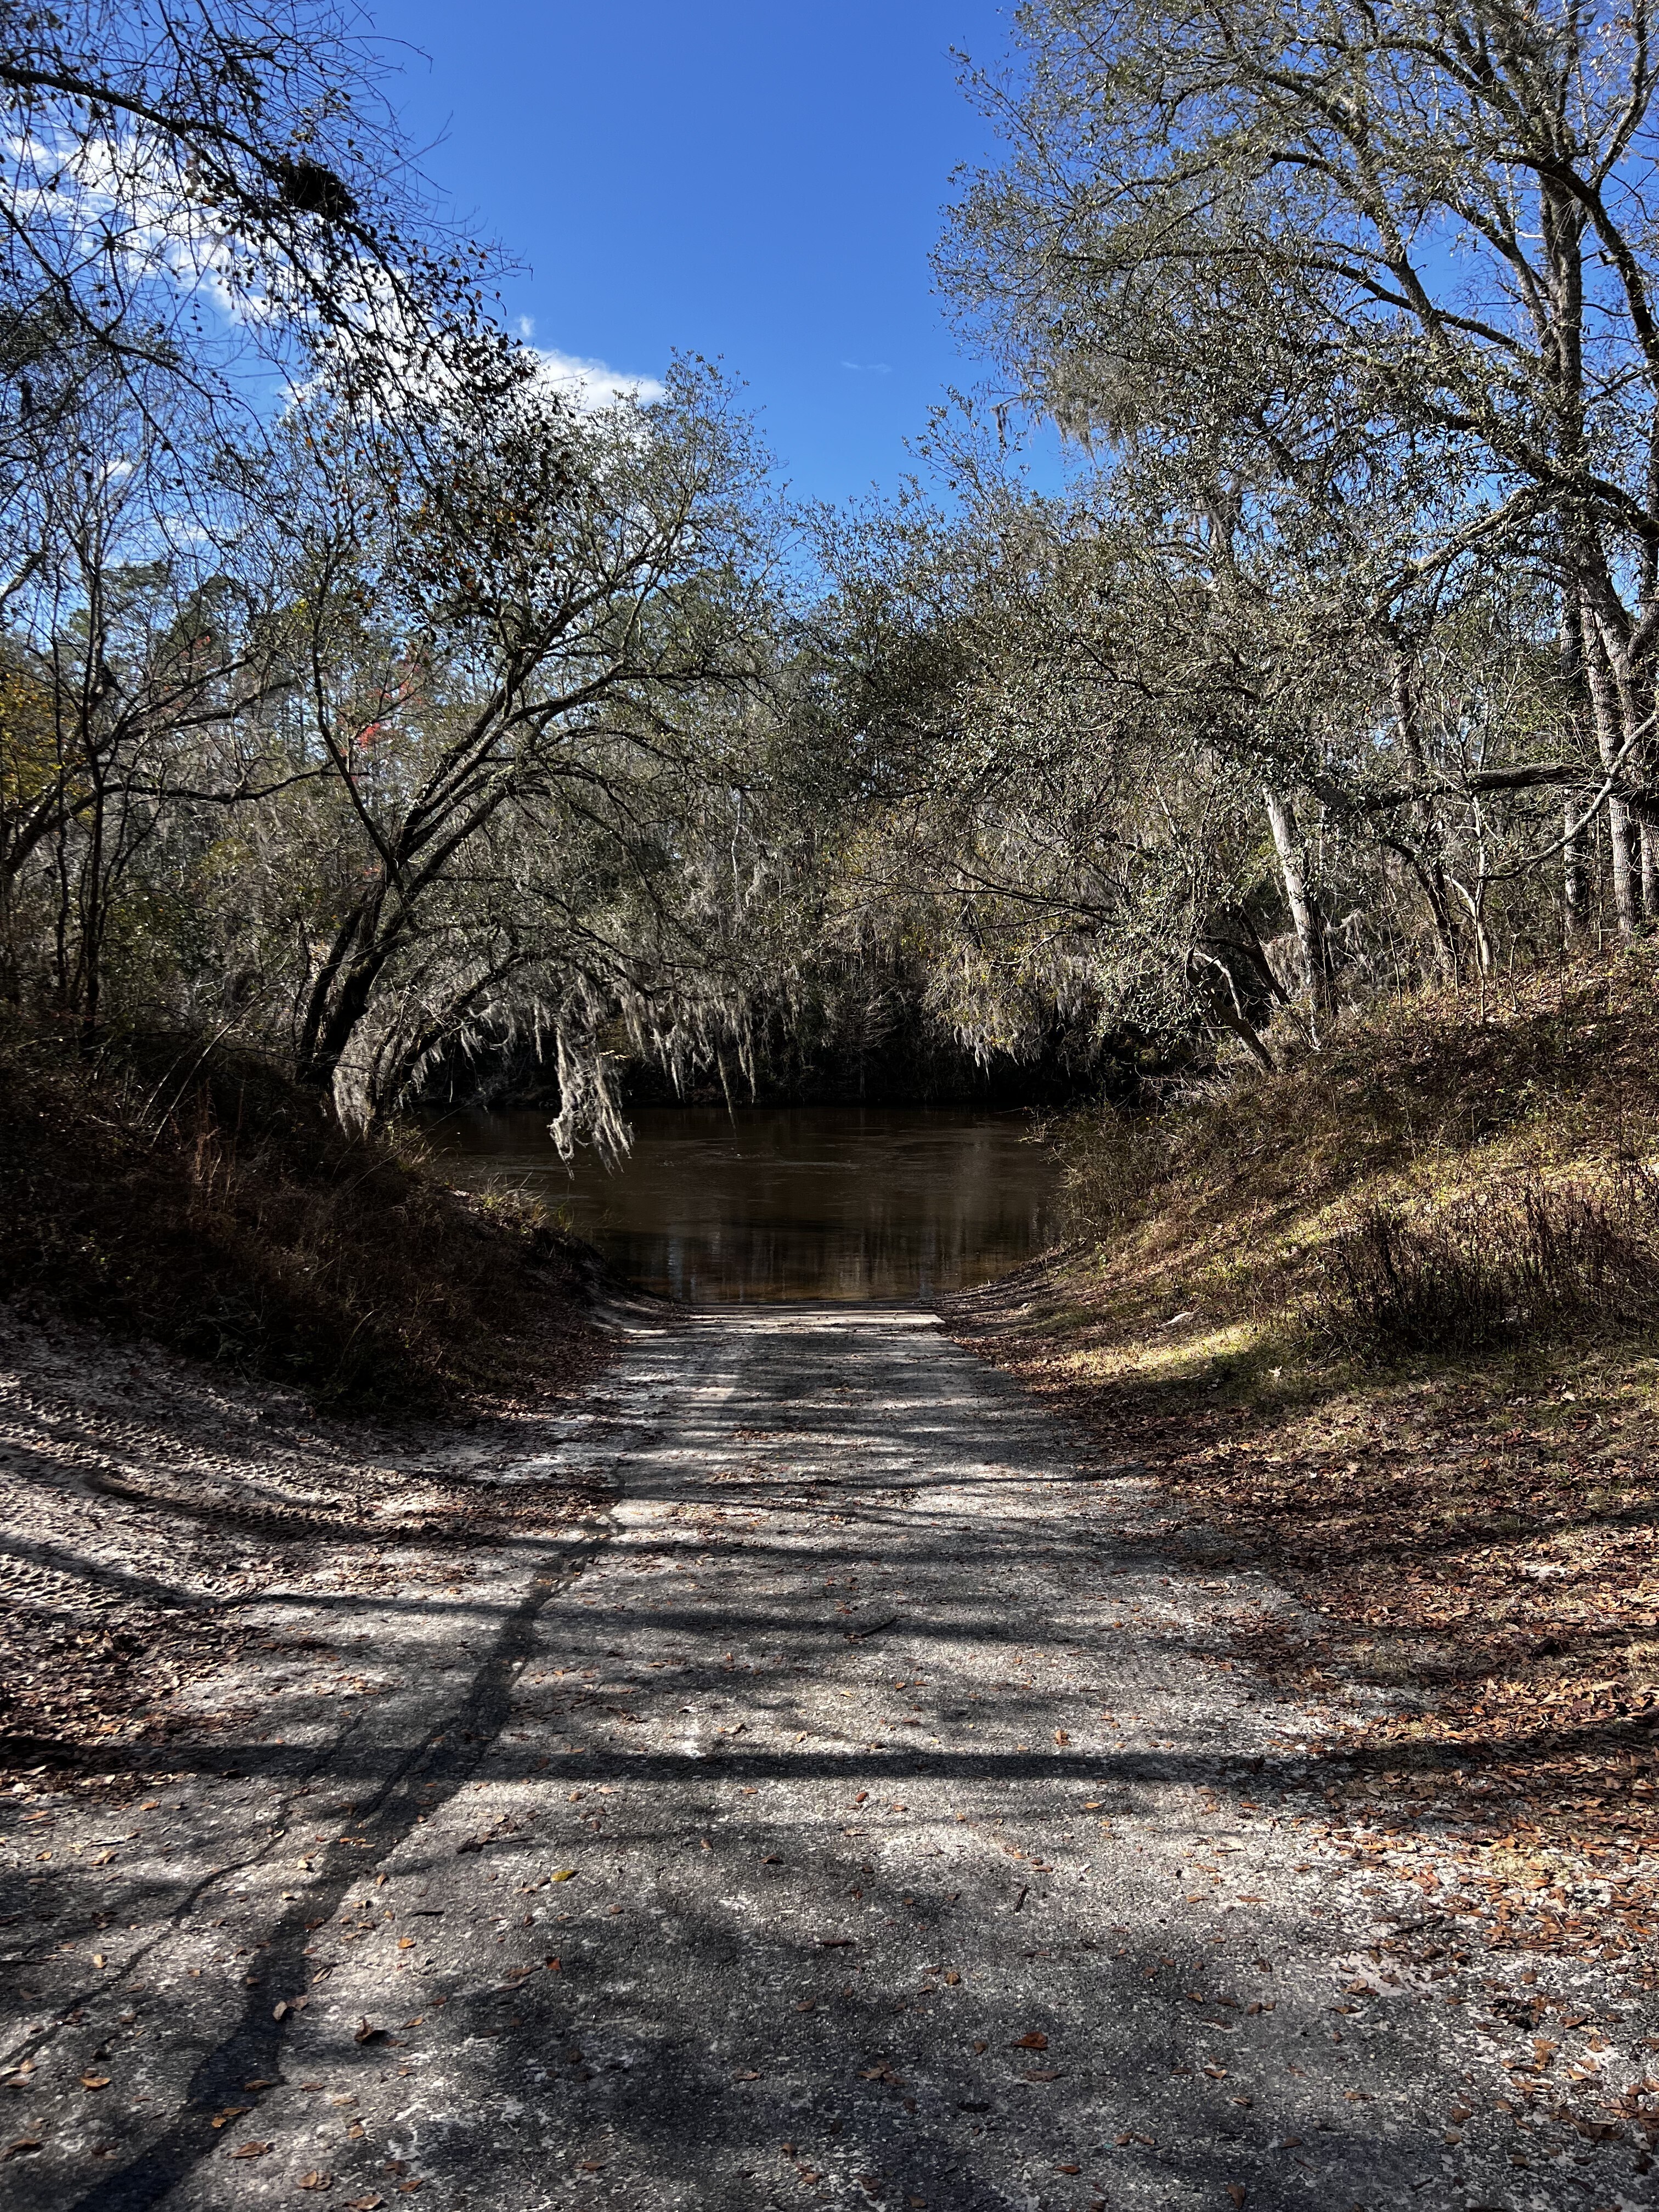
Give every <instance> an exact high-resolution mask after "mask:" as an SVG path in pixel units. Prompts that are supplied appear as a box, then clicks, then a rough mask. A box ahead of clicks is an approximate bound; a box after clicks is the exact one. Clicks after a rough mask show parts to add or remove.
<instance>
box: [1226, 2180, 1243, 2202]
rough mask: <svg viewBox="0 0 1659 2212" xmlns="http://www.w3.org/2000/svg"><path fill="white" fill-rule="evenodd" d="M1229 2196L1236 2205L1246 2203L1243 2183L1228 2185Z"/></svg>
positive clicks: (1232, 2182) (1236, 2182) (1230, 2183)
mask: <svg viewBox="0 0 1659 2212" xmlns="http://www.w3.org/2000/svg"><path fill="white" fill-rule="evenodd" d="M1227 2194H1228V2196H1229V2197H1231V2198H1232V2200H1233V2203H1235V2204H1242V2203H1243V2202H1244V2185H1243V2182H1242V2181H1230V2182H1229V2183H1228V2184H1227Z"/></svg>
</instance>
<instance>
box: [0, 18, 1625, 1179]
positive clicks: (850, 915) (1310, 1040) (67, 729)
mask: <svg viewBox="0 0 1659 2212" xmlns="http://www.w3.org/2000/svg"><path fill="white" fill-rule="evenodd" d="M3 27H4V28H3V39H0V99H3V101H4V103H5V107H6V119H7V129H6V132H5V136H4V141H3V154H0V210H3V214H4V224H3V246H0V994H3V998H4V1000H5V1001H6V1002H7V1003H8V1004H9V1006H10V1007H11V1009H12V1010H13V1012H14V1013H15V1015H17V1016H18V1017H19V1018H24V1019H27V1020H28V1021H29V1022H31V1023H34V1024H44V1025H45V1026H46V1028H47V1029H49V1030H52V1032H53V1033H55V1034H57V1035H58V1036H62V1037H63V1038H64V1039H65V1040H67V1041H70V1042H73V1043H75V1044H76V1047H77V1048H88V1047H95V1045H96V1043H97V1042H98V1040H100V1038H102V1037H104V1036H107V1035H109V1034H111V1033H112V1032H117V1031H119V1030H122V1029H123V1028H126V1029H129V1030H131V1029H138V1030H166V1029H176V1030H180V1031H185V1032H189V1033H192V1034H195V1033H200V1034H202V1035H204V1036H234V1037H235V1038H236V1039H237V1040H238V1041H239V1042H240V1043H241V1044H243V1045H246V1046H247V1047H249V1048H253V1049H256V1050H258V1051H259V1052H261V1053H263V1054H265V1055H267V1056H268V1057H270V1059H272V1060H275V1061H276V1062H278V1063H279V1064H280V1065H281V1066H283V1068H284V1069H285V1070H286V1071H287V1072H288V1073H289V1074H291V1075H292V1076H293V1077H294V1078H295V1079H296V1080H297V1081H299V1082H300V1083H301V1085H306V1086H308V1087H309V1088H310V1089H311V1090H312V1091H313V1092H314V1094H315V1095H316V1096H317V1097H318V1098H319V1101H320V1102H321V1103H323V1104H324V1105H325V1108H326V1109H327V1110H328V1111H330V1112H331V1113H332V1114H333V1115H336V1116H337V1117H338V1118H339V1119H341V1120H342V1121H344V1122H346V1123H347V1124H348V1125H349V1126H357V1125H361V1124H362V1123H365V1122H368V1121H374V1120H377V1119H380V1118H383V1117H385V1116H387V1115H393V1114H395V1113H397V1112H398V1111H400V1110H402V1109H405V1108H407V1107H408V1106H410V1104H411V1103H414V1102H416V1101H417V1100H418V1099H419V1098H420V1097H422V1095H423V1092H424V1091H425V1090H427V1089H428V1088H429V1086H430V1085H431V1084H432V1083H433V1082H434V1081H435V1079H436V1078H437V1076H438V1074H439V1073H441V1072H447V1079H452V1080H453V1077H454V1072H455V1070H456V1069H457V1067H458V1066H460V1067H464V1066H467V1065H470V1064H480V1063H483V1062H486V1061H488V1060H489V1058H490V1057H491V1055H500V1054H501V1053H503V1052H505V1051H507V1050H508V1049H509V1048H513V1046H515V1045H524V1044H528V1045H529V1046H530V1047H531V1048H532V1049H533V1050H534V1052H535V1053H536V1054H538V1055H539V1056H540V1057H541V1058H542V1059H543V1060H545V1062H546V1063H547V1064H548V1065H549V1066H550V1067H551V1068H552V1070H553V1071H554V1073H555V1076H556V1083H557V1088H558V1095H559V1120H558V1123H557V1128H558V1133H559V1135H560V1137H561V1140H562V1142H564V1143H565V1144H567V1145H574V1144H576V1143H579V1142H582V1141H596V1142H599V1144H601V1145H602V1146H606V1147H609V1148H614V1147H616V1146H620V1145H622V1144H623V1143H624V1142H625V1129H624V1124H623V1114H622V1108H621V1094H620V1091H619V1080H620V1077H621V1074H622V1072H623V1069H624V1068H625V1066H627V1065H628V1064H629V1063H630V1062H641V1061H650V1062H653V1063H654V1064H655V1065H656V1066H659V1068H661V1069H662V1070H664V1071H665V1073H666V1075H667V1077H668V1078H669V1079H671V1080H672V1081H674V1082H678V1083H684V1082H685V1081H686V1080H688V1079H690V1078H691V1077H693V1076H695V1075H698V1074H707V1073H709V1072H710V1071H712V1072H714V1073H715V1074H716V1075H717V1076H718V1078H719V1079H720V1081H722V1082H725V1083H726V1084H728V1085H729V1084H730V1083H732V1081H734V1080H735V1081H738V1082H741V1081H742V1080H744V1079H745V1078H748V1079H751V1080H752V1079H756V1078H757V1073H759V1072H761V1071H762V1070H763V1066H764V1063H765V1061H766V1059H767V1056H768V1054H769V1053H771V1052H775V1050H776V1049H777V1040H778V1039H779V1038H780V1037H781V1036H782V1037H787V1036H789V1035H791V1034H793V1033H799V1032H801V1031H802V1030H804V1029H805V1028H811V1029H813V1030H814V1032H815V1033H816V1034H817V1035H819V1036H823V1037H825V1038H827V1039H828V1041H829V1049H830V1050H832V1051H833V1050H834V1049H835V1048H836V1045H837V1041H838V1040H839V1042H840V1043H841V1044H842V1045H844V1046H847V1047H848V1048H850V1046H851V1042H852V1041H853V1040H854V1039H859V1040H864V1041H866V1042H867V1041H868V1040H869V1039H871V1038H872V1037H875V1038H879V1037H880V1036H883V1035H884V1034H892V1033H893V1032H895V1031H896V1030H899V1029H902V1028H903V1027H905V1026H906V1025H912V1026H914V1025H915V1024H924V1025H931V1027H932V1029H933V1030H934V1031H936V1032H938V1033H939V1034H940V1035H942V1036H948V1037H949V1038H951V1039H952V1040H954V1042H955V1044H956V1046H957V1048H958V1049H959V1050H960V1051H961V1052H962V1053H963V1054H965V1055H968V1056H970V1057H972V1058H975V1059H977V1060H979V1061H980V1062H981V1064H982V1065H987V1066H988V1065H994V1064H1000V1065H1005V1066H1034V1065H1035V1064H1036V1063H1039V1062H1041V1063H1044V1064H1049V1065H1053V1064H1059V1065H1062V1066H1066V1067H1067V1068H1069V1069H1070V1070H1071V1071H1072V1073H1073V1077H1074V1079H1075V1080H1076V1082H1077V1083H1078V1085H1079V1086H1085V1085H1099V1084H1101V1083H1103V1082H1104V1083H1110V1082H1112V1081H1115V1080H1117V1079H1120V1078H1122V1077H1124V1076H1125V1074H1126V1072H1127V1076H1129V1077H1137V1076H1138V1077H1145V1076H1146V1075H1147V1074H1149V1073H1150V1074H1152V1075H1154V1076H1156V1075H1158V1074H1159V1073H1163V1072H1165V1071H1169V1070H1171V1069H1175V1070H1179V1069H1181V1068H1182V1067H1187V1066H1202V1065H1207V1064H1209V1062H1210V1061H1211V1060H1213V1058H1214V1056H1215V1054H1216V1053H1217V1051H1218V1049H1223V1050H1231V1049H1237V1050H1240V1051H1243V1053H1245V1054H1248V1055H1249V1056H1250V1057H1251V1058H1252V1059H1253V1060H1255V1061H1256V1062H1258V1063H1261V1064H1263V1065H1267V1064H1271V1063H1272V1062H1273V1060H1275V1058H1276V1057H1277V1056H1278V1055H1279V1053H1280V1052H1281V1051H1282V1049H1283V1044H1282V1042H1281V1041H1282V1040H1283V1039H1285V1038H1291V1039H1294V1040H1296V1041H1297V1044H1298V1046H1302V1047H1317V1045H1318V1044H1319V1042H1320V1041H1321V1040H1322V1037H1323V1036H1325V1035H1326V1034H1327V1032H1328V1030H1329V1029H1330V1027H1331V1025H1332V1024H1334V1023H1335V1022H1337V1021H1339V1020H1340V1018H1342V1015H1343V1012H1344V1010H1345V1008H1348V1007H1352V1006H1356V1005H1358V1004H1359V1003H1361V1002H1363V1001H1364V1000H1366V999H1367V998H1368V997H1370V996H1372V995H1374V994H1376V993H1377V992H1379V991H1383V990H1388V989H1394V988H1399V987H1405V986H1407V985H1412V986H1415V985H1417V984H1419V983H1422V982H1425V981H1433V980H1436V979H1441V980H1444V981H1449V982H1460V983H1461V982H1463V981H1468V980H1478V979H1479V978H1480V977H1481V976H1482V975H1486V974H1487V973H1489V972H1490V971H1491V970H1492V969H1493V968H1494V967H1495V966H1496V965H1498V964H1500V963H1514V962H1516V960H1520V961H1522V962H1524V963H1536V962H1541V961H1553V960H1554V959H1556V958H1557V957H1560V956H1561V955H1562V954H1563V953H1564V952H1565V951H1568V950H1570V949H1571V948H1572V947H1573V946H1574V945H1577V944H1580V943H1583V942H1587V941H1590V940H1594V939H1601V938H1603V937H1606V936H1608V935H1613V936H1618V935H1624V936H1629V935H1631V934H1632V933H1636V932H1638V931H1642V930H1646V929H1649V928H1650V927H1652V926H1653V924H1654V923H1655V921H1659V788H1656V782H1655V775H1654V760H1655V757H1656V741H1655V728H1654V723H1655V677H1656V655H1659V307H1656V303H1655V301H1654V296H1653V293H1654V282H1655V275H1656V266H1655V252H1654V237H1655V234H1654V228H1653V220H1652V214H1651V207H1650V198H1651V193H1652V190H1653V158H1654V152H1655V143H1654V129H1653V114H1652V102H1653V94H1654V64H1653V62H1652V60H1651V58H1650V41H1649V27H1648V24H1647V21H1646V13H1645V9H1644V7H1643V6H1642V5H1639V4H1638V5H1630V6H1619V7H1606V6H1588V7H1587V6H1577V5H1564V4H1550V5H1547V6H1543V7H1535V6H1514V7H1511V6H1508V5H1488V4H1485V0H1482V4H1479V5H1473V6H1468V7H1463V8H1461V9H1455V10H1452V11H1450V12H1448V11H1446V10H1445V9H1439V8H1429V7H1426V6H1425V7H1419V6H1417V5H1415V4H1407V5H1398V6H1393V7H1389V8H1388V9H1383V10H1381V11H1379V10H1378V9H1376V8H1374V7H1370V6H1364V7H1362V6H1359V5H1352V6H1349V5H1346V4H1345V0H1334V4H1322V5H1320V6H1319V7H1313V6H1307V7H1303V6H1301V5H1299V4H1297V0H1289V3H1288V4H1273V5H1272V6H1267V5H1263V6H1261V7H1253V6H1245V7H1242V8H1238V7H1232V6H1223V7H1221V8H1219V9H1217V8H1214V7H1206V8H1205V9H1187V8H1183V7H1182V6H1181V5H1179V4H1161V0H1133V3H1132V4H1131V0H1123V3H1122V4H1103V5H1102V4H1084V3H1083V0H1033V4H1031V5H1028V6H1026V7H1024V8H1023V9H1020V10H1019V12H1018V15H1017V17H1016V19H1015V22H1014V26H1013V38H1012V48H1011V52H1010V54H1009V56H1008V57H1007V58H1006V60H1005V62H1004V63H1003V64H1000V66H999V67H998V68H997V69H995V70H987V71H981V72H976V73H972V74H970V76H969V79H968V87H969V91H970V93H971V94H973V96H975V98H977V99H978V100H980V101H981V103H982V104H983V105H984V106H985V108H986V110H987V112H988V114H989V115H990V117H991V118H992V120H993V122H994V125H995V126H996V129H997V131H998V132H999V133H1000V144H1001V149H1002V151H1001V155H1000V159H999V160H998V161H996V162H995V163H994V164H993V165H992V166H990V167H987V168H986V169H985V170H984V171H983V172H982V173H980V174H978V175H976V176H974V177H971V178H969V179H967V180H966V181H965V183H963V185H962V186H961V188H960V190H959V193H958V197H957V204H956V205H955V206H954V208H953V209H952V210H951V216H950V218H949V222H948V226H947V228H946V231H945V236H944V238H943V239H942V240H941V242H940V245H939V251H938V254H937V257H936V269H937V275H938V281H939V288H940V291H941V295H942V297H943V299H944V301H945V304H946V306H947V307H948V308H949V310H950V311H951V313H953V314H954V315H955V317H956V318H957V322H958V325H959V327H960V330H961V332H962V335H963V343H964V347H965V349H967V350H968V352H969V355H970V356H971V357H972V358H973V360H974V361H975V362H976V364H977V367H976V368H975V375H976V377H977V382H975V383H974V384H973V386H972V388H971V389H970V390H969V392H967V393H966V395H965V396H964V397H963V398H960V399H959V400H958V401H957V402H956V403H955V404H953V405H952V406H951V408H950V409H948V410H943V411H942V412H941V414H940V415H939V417H938V418H937V419H936V421H935V422H934V423H933V425H932V427H931V429H930V430H929V431H928V433H927V436H926V438H925V439H924V440H923V441H922V447H921V450H922V453H923V455H924V458H925V460H926V464H927V476H926V477H925V479H924V481H923V483H920V484H912V485H911V486H909V487H908V488H907V489H906V490H905V491H904V492H903V493H902V495H900V496H898V497H896V498H895V499H893V500H891V501H885V502H881V501H878V502H875V503H873V504H871V505H867V506H865V507H853V508H848V509H846V510H842V511H839V512H829V511H823V510H814V511H805V510H800V509H796V508H791V507H790V506H789V503H788V501H787V495H786V494H785V493H784V492H783V491H782V490H781V489H780V487H779V484H778V483H777V478H776V471H775V469H774V466H773V465H772V463H771V460H770V459H769V455H768V454H767V453H766V452H765V450H764V448H763V445H762V443H761V441H759V439H758V437H757V434H756V431H755V429H754V427H753V424H752V422H751V421H750V418H749V416H748V415H747V413H746V411H745V409H744V404H743V402H742V398H741V394H740V391H739V390H738V387H737V386H735V385H734V383H733V381H732V379H731V377H730V376H729V374H727V373H726V371H724V370H723V369H721V368H718V367H715V366H713V365H711V364H709V363H708V362H702V361H699V360H696V359H686V360H684V361H682V362H679V363H678V364H677V365H676V367H675V368H673V370H672V371H671V374H669V375H668V376H667V378H666V379H665V384H664V386H663V387H662V390H661V394H660V396H659V397H649V398H647V397H639V396H635V397H630V396H628V395H627V394H625V393H623V394H620V395H617V396H615V397H614V398H613V397H609V396H607V398H606V399H605V404H593V403H592V400H591V399H586V398H582V397H581V396H580V395H578V394H574V393H573V392H572V390H571V389H570V388H569V387H568V386H567V385H562V384H561V383H560V382H559V381H558V380H556V378H555V377H554V376H553V375H552V374H550V372H549V369H548V366H547V364H546V363H545V362H544V361H543V359H542V358H541V356H538V354H537V353H536V352H535V350H534V349H533V348H532V347H530V346H529V345H528V344H526V343H522V342H520V341H519V340H517V339H514V338H513V337H510V336H509V335H508V334H507V332H506V331H505V330H504V329H503V328H502V327H501V323H500V320H499V318H498V316H497V314H496V312H495V303H494V300H493V296H492V291H491V287H492V283H493V281H494V279H493V271H494V266H495V264H494V260H493V257H492V253H491V252H490V251H489V249H488V248H487V247H484V246H478V245H477V244H475V243H473V242H471V241H470V240H466V239H465V238H463V237H461V236H459V235H458V234H452V233H451V232H450V231H449V230H447V228H446V227H445V226H444V224H443V223H441V222H440V221H439V220H438V218H437V216H436V215H435V211H434V204H433V202H432V198H431V196H430V194H429V193H428V191H426V188H425V187H424V186H423V185H422V182H421V180H420V178H419V176H418V173H417V172H416V170H415V168H414V167H413V166H412V164H411V161H410V156H409V154H408V151H407V149H406V148H405V147H404V144H403V143H402V141H401V139H400V137H399V135H398V130H397V127H396V123H395V118H394V114H393V111H392V107H391V106H390V104H389V101H388V99H387V94H386V83H385V80H384V76H383V74H382V71H381V68H380V63H379V61H378V59H377V55H376V50H375V49H374V47H373V46H371V45H370V44H369V43H368V41H367V40H365V38H364V37H363V36H362V33H361V32H360V29H359V27H358V26H357V22H356V18H355V17H354V16H353V15H350V14H349V12H345V11H341V10H337V9H334V8H332V7H330V6H326V5H312V4H303V3H302V4H294V5H284V6H282V7H275V8H273V7H258V6H243V5H239V4H235V0H185V4H183V5H178V6H173V5H170V6H167V7H166V8H161V7H156V6H153V5H140V6H136V7H124V8H113V7H106V6H103V5H93V4H79V5H70V6H68V7H63V8H57V9H51V10H46V9H32V8H26V7H9V8H7V9H5V10H4V13H3ZM1045 424H1046V425H1052V426H1057V427H1058V428H1059V430H1060V432H1061V433H1062V434H1063V435H1064V438H1065V440H1066V449H1067V452H1068V453H1069V455H1070V459H1069V462H1068V464H1067V466H1066V471H1065V478H1064V488H1063V489H1060V490H1049V491H1039V490H1037V489H1034V488H1033V485H1032V482H1031V479H1030V476H1029V474H1028V473H1027V472H1026V471H1025V469H1024V465H1023V456H1024V441H1025V439H1026V436H1027V435H1028V433H1030V431H1032V430H1034V429H1036V428H1039V427H1040V426H1042V425H1045ZM1114 1071H1115V1073H1114Z"/></svg>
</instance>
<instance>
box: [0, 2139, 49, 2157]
mask: <svg viewBox="0 0 1659 2212" xmlns="http://www.w3.org/2000/svg"><path fill="white" fill-rule="evenodd" d="M39 2149H40V2136H18V2137H17V2138H16V2140H15V2142H9V2143H8V2144H7V2145H6V2148H4V2150H3V2151H0V2159H7V2158H27V2156H28V2154H29V2153H30V2152H31V2151H32V2150H39Z"/></svg>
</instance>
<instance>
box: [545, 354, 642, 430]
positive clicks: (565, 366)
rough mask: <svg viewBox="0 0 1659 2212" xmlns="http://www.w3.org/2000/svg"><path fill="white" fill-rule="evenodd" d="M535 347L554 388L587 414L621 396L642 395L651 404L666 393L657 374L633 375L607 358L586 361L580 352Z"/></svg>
mask: <svg viewBox="0 0 1659 2212" xmlns="http://www.w3.org/2000/svg"><path fill="white" fill-rule="evenodd" d="M532 350H533V351H534V353H535V354H536V356H537V358H538V360H539V361H540V362H541V364H542V374H543V375H544V377H545V378H546V379H547V380H548V382H549V383H550V385H551V386H553V388H554V390H555V391H556V392H560V393H562V395H563V397H564V398H567V399H568V400H569V402H570V403H571V404H572V406H574V407H575V408H578V409H579V410H580V411H581V413H583V414H584V415H597V414H599V413H600V412H601V411H602V410H604V409H605V408H607V407H614V406H615V405H616V404H617V401H618V400H620V399H638V400H641V401H643V402H644V403H645V404H647V405H648V404H650V403H651V401H653V399H660V398H662V396H663V386H661V384H660V383H659V381H658V380H657V379H656V378H655V377H654V376H629V375H628V374H626V373H625V372H624V371H623V370H622V369H617V368H611V367H610V366H609V364H608V363H606V362H602V361H584V360H583V359H582V358H581V357H580V356H579V355H576V354H572V353H559V352H556V351H555V350H554V349H552V348H550V347H548V346H537V347H535V348H533V349H532Z"/></svg>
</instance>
